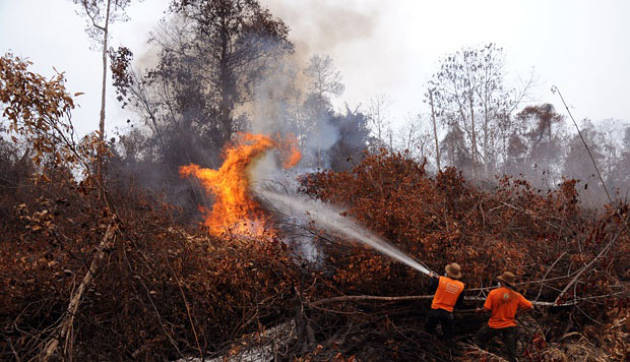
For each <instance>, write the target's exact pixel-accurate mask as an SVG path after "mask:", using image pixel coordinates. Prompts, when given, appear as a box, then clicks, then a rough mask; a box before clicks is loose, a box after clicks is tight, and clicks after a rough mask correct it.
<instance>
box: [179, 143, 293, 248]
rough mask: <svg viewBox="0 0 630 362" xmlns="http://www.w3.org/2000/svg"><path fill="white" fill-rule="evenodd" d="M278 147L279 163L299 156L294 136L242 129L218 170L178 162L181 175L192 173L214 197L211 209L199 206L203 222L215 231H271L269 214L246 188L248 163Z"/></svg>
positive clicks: (289, 162)
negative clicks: (247, 131) (256, 132)
mask: <svg viewBox="0 0 630 362" xmlns="http://www.w3.org/2000/svg"><path fill="white" fill-rule="evenodd" d="M274 148H275V149H278V150H279V151H280V155H281V158H282V159H283V167H284V168H291V167H293V166H295V165H296V164H297V163H298V162H299V161H300V159H301V154H300V151H299V150H298V148H297V140H296V139H295V137H287V138H286V139H284V140H282V139H280V137H279V136H278V137H274V138H272V137H270V136H266V135H261V134H250V133H242V134H238V135H237V138H236V140H235V141H234V142H233V143H232V144H231V145H230V146H229V147H228V148H227V149H226V150H225V161H224V162H223V165H222V166H221V168H219V169H218V170H212V169H207V168H202V167H199V166H198V165H195V164H191V165H188V166H182V167H181V168H180V170H179V173H180V175H181V176H182V177H191V176H194V177H196V178H197V179H199V181H200V182H201V184H202V185H203V187H204V188H205V190H206V191H207V192H208V193H211V194H213V195H214V197H215V202H214V205H213V206H212V210H208V209H205V208H203V207H200V209H201V210H202V212H203V213H204V214H205V217H206V219H205V221H204V224H205V225H206V226H207V227H208V228H209V230H210V232H211V233H212V234H215V235H220V234H223V233H226V232H227V233H235V234H242V235H251V236H262V235H265V234H269V233H273V229H272V227H271V226H270V225H269V219H270V217H269V216H268V215H267V214H265V212H264V211H263V209H262V208H261V207H260V205H258V203H257V202H256V201H255V200H254V198H253V197H252V194H251V192H250V184H251V174H250V170H251V167H252V166H253V165H254V164H255V162H256V161H257V160H259V159H260V158H261V157H262V156H264V155H265V153H267V152H268V151H270V150H272V149H274Z"/></svg>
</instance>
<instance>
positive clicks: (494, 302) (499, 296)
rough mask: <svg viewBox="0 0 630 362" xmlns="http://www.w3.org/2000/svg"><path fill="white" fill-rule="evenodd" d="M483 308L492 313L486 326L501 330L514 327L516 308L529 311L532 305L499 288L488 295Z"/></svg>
mask: <svg viewBox="0 0 630 362" xmlns="http://www.w3.org/2000/svg"><path fill="white" fill-rule="evenodd" d="M483 306H484V308H486V309H489V310H491V311H492V315H491V317H490V320H488V326H489V327H490V328H494V329H501V328H507V327H515V326H516V320H514V316H516V311H517V310H518V308H521V309H530V308H532V303H531V302H530V301H528V300H527V299H525V297H523V296H522V295H521V294H519V293H517V292H515V291H513V290H511V289H508V288H506V287H500V288H497V289H494V290H492V291H491V292H490V294H488V298H486V302H485V303H484V305H483Z"/></svg>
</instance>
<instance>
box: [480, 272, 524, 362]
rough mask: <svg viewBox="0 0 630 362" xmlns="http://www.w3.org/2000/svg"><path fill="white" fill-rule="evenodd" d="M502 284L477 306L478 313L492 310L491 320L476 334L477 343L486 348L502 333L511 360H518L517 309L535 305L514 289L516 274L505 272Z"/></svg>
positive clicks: (501, 277)
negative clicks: (481, 304) (479, 306)
mask: <svg viewBox="0 0 630 362" xmlns="http://www.w3.org/2000/svg"><path fill="white" fill-rule="evenodd" d="M497 279H499V282H500V286H499V287H498V288H496V289H493V290H492V291H490V293H489V294H488V298H486V302H485V303H484V305H483V307H482V308H477V309H476V311H477V313H481V312H490V311H491V312H492V314H491V316H490V320H488V323H487V324H484V325H483V327H481V329H479V331H478V332H477V334H475V343H476V344H477V345H478V346H479V347H481V348H485V347H486V343H488V341H489V340H490V339H491V338H492V337H494V336H496V335H499V334H500V335H501V336H502V337H503V342H504V343H505V345H506V347H507V350H508V356H509V360H510V361H516V360H517V359H516V320H515V319H514V317H515V316H516V311H517V310H518V309H524V310H528V309H533V308H534V305H533V304H532V303H531V302H530V301H528V300H527V299H525V297H523V296H522V295H521V294H519V293H517V292H516V291H515V290H514V280H515V279H516V278H515V276H514V274H512V273H510V272H507V271H506V272H504V273H503V274H502V275H501V276H499V277H498V278H497Z"/></svg>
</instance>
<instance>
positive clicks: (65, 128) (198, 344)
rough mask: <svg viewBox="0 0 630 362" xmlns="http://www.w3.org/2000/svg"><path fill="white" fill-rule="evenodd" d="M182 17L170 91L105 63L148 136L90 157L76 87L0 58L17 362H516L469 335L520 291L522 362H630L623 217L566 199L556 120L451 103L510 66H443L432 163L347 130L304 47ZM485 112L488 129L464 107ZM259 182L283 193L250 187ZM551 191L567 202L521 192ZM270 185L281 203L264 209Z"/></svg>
mask: <svg viewBox="0 0 630 362" xmlns="http://www.w3.org/2000/svg"><path fill="white" fill-rule="evenodd" d="M82 3H84V6H98V5H99V4H101V3H100V2H98V1H97V2H91V3H90V4H91V5H90V4H87V3H85V2H82ZM123 3H124V4H127V2H123ZM170 11H171V12H172V14H171V15H173V16H174V18H175V20H173V19H171V20H172V21H171V22H167V23H165V24H166V25H165V26H167V27H168V28H167V29H163V30H165V31H166V34H179V35H182V36H181V37H170V36H166V35H164V39H161V40H163V42H162V43H163V46H164V49H162V53H160V57H159V64H158V65H157V66H156V67H155V68H152V69H149V70H147V71H146V72H144V73H137V72H136V73H134V72H131V71H130V69H129V63H130V61H131V52H129V51H124V49H120V50H119V51H118V52H116V53H114V54H111V55H112V59H111V60H112V63H113V70H114V77H115V85H116V87H117V88H118V92H119V96H120V99H121V100H122V101H124V104H125V105H127V106H129V107H130V108H133V110H134V111H135V112H136V113H137V114H138V115H139V117H140V118H141V119H143V120H144V121H145V125H144V128H143V130H142V131H139V130H136V131H131V132H129V133H128V134H124V135H121V136H120V137H119V139H118V140H116V139H114V140H112V141H111V142H107V141H106V140H105V139H104V137H102V136H103V135H102V134H100V135H99V134H92V135H88V136H86V137H84V138H83V139H81V140H78V139H77V138H76V136H75V134H74V127H73V125H72V123H71V122H70V114H71V112H72V109H73V107H74V103H73V97H72V96H71V95H70V94H68V92H67V90H66V88H65V86H64V78H63V75H57V76H56V77H54V78H52V79H45V78H43V77H41V76H39V75H37V74H35V73H32V72H31V71H29V66H30V64H29V63H28V62H26V61H24V60H22V59H19V58H17V57H14V56H12V55H9V54H8V55H5V56H3V57H0V102H1V104H2V107H3V108H2V112H3V117H4V118H3V122H5V121H6V125H5V124H4V123H3V124H2V125H3V128H6V129H7V130H8V132H9V133H10V134H11V136H13V137H12V139H11V140H7V139H4V138H0V159H1V160H2V162H0V167H1V170H0V174H1V175H2V178H0V216H1V219H0V220H1V221H0V227H1V228H2V236H3V239H2V241H1V242H0V288H1V289H0V290H1V291H2V293H0V306H1V307H0V337H1V338H0V359H1V360H9V361H24V360H43V361H53V360H55V361H56V360H68V361H71V360H77V361H92V360H121V361H127V360H128V361H155V360H160V361H161V360H171V361H172V360H179V361H186V360H190V358H201V359H202V360H204V359H206V358H207V359H208V360H210V359H211V358H219V359H221V360H239V359H245V358H250V357H251V358H252V359H253V358H259V359H260V360H269V361H270V360H274V361H285V360H286V361H330V360H333V361H396V360H399V361H409V360H430V361H446V360H457V361H476V360H484V361H491V360H500V357H499V356H502V355H505V353H504V351H503V347H504V346H503V345H502V344H501V343H500V342H493V343H491V344H490V345H489V346H488V349H487V350H482V349H480V348H478V347H477V346H476V345H475V344H474V343H473V342H472V336H473V335H474V333H475V332H476V331H477V330H478V329H479V328H480V327H481V326H482V325H483V324H484V323H485V322H486V321H487V318H484V317H480V316H478V315H476V314H473V313H470V312H471V311H474V309H475V308H476V307H479V306H480V305H481V304H482V303H483V300H484V299H485V296H486V295H487V293H488V291H489V290H490V289H492V288H493V287H492V285H494V284H495V283H496V277H497V276H498V275H500V274H502V273H503V272H504V271H506V270H509V271H512V272H514V274H516V283H515V288H516V289H517V291H518V292H519V293H522V294H523V295H524V296H526V297H527V298H528V299H530V300H532V301H533V302H534V303H535V305H536V306H537V309H536V310H535V311H533V312H531V313H529V314H526V315H522V316H519V317H518V319H519V326H518V330H517V335H518V341H519V343H518V345H517V350H518V353H519V354H520V355H521V356H523V357H525V358H526V359H528V360H530V361H573V360H575V361H582V360H597V361H606V360H620V361H621V360H627V359H628V355H629V352H630V345H629V344H628V340H629V339H628V333H630V299H629V298H630V295H629V291H630V260H629V259H628V257H627V256H628V255H630V230H629V226H628V225H629V218H630V209H629V206H628V204H627V203H626V202H625V200H613V199H611V200H609V201H608V202H606V203H605V205H604V206H602V207H600V208H599V209H593V208H591V207H588V206H587V205H585V203H584V202H582V200H583V194H584V193H586V192H587V190H586V186H584V187H582V184H581V183H580V182H579V181H578V180H576V179H573V178H565V177H563V176H558V175H557V174H562V173H563V172H564V171H572V172H573V171H574V172H581V173H584V172H586V171H588V172H590V171H591V168H590V164H589V166H588V167H586V166H584V165H583V164H584V162H582V163H581V166H580V167H581V168H580V167H577V168H576V167H574V166H575V165H578V163H571V162H569V163H563V162H565V161H566V160H569V159H571V158H575V159H580V157H582V158H581V160H582V161H583V158H584V157H583V156H580V155H581V154H580V153H579V152H578V149H577V147H574V146H575V145H572V146H571V148H570V150H567V152H560V150H559V149H558V148H557V147H560V146H559V144H561V142H558V141H559V140H560V139H561V137H562V135H561V132H559V131H557V129H554V127H556V126H557V125H558V124H559V123H561V122H562V117H561V116H560V115H559V114H557V113H555V111H554V110H553V109H552V108H551V107H548V106H544V105H543V106H538V107H527V108H525V109H523V110H522V111H521V112H519V113H517V114H512V113H510V112H512V110H514V109H515V107H516V104H514V100H513V98H509V95H510V94H512V93H510V92H506V91H505V90H504V89H503V88H502V87H500V86H496V87H494V88H492V89H485V90H484V92H481V91H480V89H472V88H471V89H468V91H467V92H464V93H465V94H450V93H448V92H449V89H450V88H448V87H446V86H445V84H447V83H448V82H449V81H456V82H460V83H457V84H464V85H466V87H473V88H474V87H475V85H474V82H472V80H475V79H473V78H474V77H473V78H471V79H464V78H463V77H465V76H467V75H470V74H476V73H475V72H476V71H479V70H480V69H481V70H482V71H481V73H483V74H493V76H494V77H495V78H493V80H497V79H499V78H500V74H499V73H500V68H501V67H498V66H495V65H497V64H495V63H494V62H499V58H500V54H499V53H500V51H501V50H500V48H498V47H496V46H494V45H490V46H487V47H484V48H483V49H479V50H477V51H474V52H471V51H464V52H460V53H458V54H456V55H453V56H451V57H448V58H447V59H446V60H444V62H443V67H442V70H441V72H440V73H439V74H437V75H436V76H435V77H434V79H433V80H432V82H431V84H430V86H431V87H430V88H431V89H430V91H429V92H428V93H427V95H428V97H429V100H430V102H431V103H432V106H434V108H435V109H436V111H435V113H434V114H433V115H432V116H434V117H432V118H433V124H432V125H433V126H435V127H436V129H437V125H438V122H439V123H441V124H442V126H444V129H443V131H444V132H445V133H444V134H443V137H442V138H440V137H438V134H437V131H436V133H435V144H436V146H435V151H430V148H427V147H424V146H423V147H420V144H421V143H422V142H421V137H420V138H418V137H415V136H414V137H412V135H411V131H410V133H409V134H408V138H405V142H404V143H405V144H407V145H409V147H404V148H409V149H411V151H409V150H407V151H406V150H397V149H396V147H395V145H394V144H393V141H391V137H390V142H387V140H386V138H387V137H385V136H383V137H381V136H382V135H381V131H383V130H384V129H386V128H387V125H386V124H385V123H384V121H383V119H382V118H381V116H380V114H381V112H371V113H370V114H364V113H363V112H361V111H360V110H358V109H357V110H350V109H347V110H346V112H345V114H341V113H338V112H335V111H334V110H333V108H332V103H331V97H333V96H335V95H338V94H340V92H341V91H342V90H343V87H342V85H341V83H340V74H339V73H338V72H337V71H336V70H335V69H334V68H333V65H332V60H331V59H330V58H329V57H321V56H317V57H312V58H311V59H310V60H309V64H308V66H306V67H304V70H303V71H302V72H297V71H296V70H295V68H293V67H292V65H294V63H293V61H292V60H290V56H291V54H292V53H293V50H294V49H293V45H292V44H291V43H290V42H289V41H288V38H287V35H288V28H287V27H286V25H285V24H284V23H283V22H282V21H281V20H280V19H276V18H274V17H273V16H272V15H271V13H270V12H269V11H268V10H266V9H264V8H263V7H261V6H260V5H259V4H258V3H257V2H256V1H232V0H220V1H219V0H217V1H214V0H213V1H196V0H186V1H178V0H174V1H173V2H172V6H171V8H170ZM177 19H179V20H177ZM216 39H222V41H220V42H219V41H216ZM484 59H485V60H487V61H491V62H492V63H491V64H485V67H481V68H478V67H473V68H474V69H472V68H471V69H468V72H466V71H465V70H466V68H465V67H464V66H461V67H460V66H459V65H462V64H459V63H458V62H463V64H468V65H471V64H473V63H474V64H478V62H479V61H482V60H484ZM471 62H472V63H471ZM464 73H466V74H464ZM302 78H304V79H302ZM278 79H282V80H284V81H279V80H278ZM270 80H273V82H272V81H270ZM289 80H291V81H289ZM294 80H297V81H294ZM300 83H305V84H307V85H308V87H304V88H299V87H298V86H297V85H296V84H300ZM481 83H482V84H486V85H497V84H500V82H498V83H497V82H481ZM306 88H308V89H306ZM482 93H483V94H485V95H486V98H485V99H484V100H485V101H486V103H487V105H492V106H493V107H494V106H496V107H495V108H493V109H490V108H487V109H486V110H487V112H485V113H484V112H483V111H479V109H477V108H475V107H477V106H476V105H477V104H483V102H482V103H479V100H478V99H472V98H470V97H473V96H474V95H475V94H482ZM461 97H469V99H465V100H466V102H460V101H462V99H463V98H461ZM454 104H458V105H465V104H468V105H469V107H471V108H461V109H454V108H453V107H452V106H453V105H454ZM382 105H383V103H382V102H381V101H377V102H375V103H374V108H375V109H380V108H381V106H382ZM462 107H463V106H462ZM244 109H245V110H246V111H242V110H244ZM239 110H240V111H242V112H241V113H239ZM474 114H476V115H483V116H482V117H481V118H477V120H479V119H481V120H482V121H481V122H482V124H481V125H478V126H474V125H472V126H471V127H472V128H467V127H469V126H468V124H470V122H469V121H470V118H473V116H472V115H474ZM262 120H267V121H262ZM368 125H369V128H368ZM475 127H477V128H475ZM377 130H378V132H376V131H377ZM476 133H477V135H476V136H473V134H476ZM468 137H474V138H473V139H468ZM589 137H595V136H593V135H591V136H589V135H588V134H587V135H586V137H585V138H586V140H587V141H588V140H589ZM438 138H439V139H438ZM591 139H592V138H591ZM473 140H474V141H473ZM23 146H27V147H23ZM416 146H417V147H416ZM418 149H422V150H424V151H423V153H422V154H421V155H420V156H418V155H417V154H414V152H416V151H417V150H418ZM24 150H27V151H24ZM414 150H415V151H414ZM545 150H546V151H545ZM547 151H548V152H547ZM624 152H627V150H626V151H622V152H620V155H621V156H620V158H619V159H618V160H616V161H610V162H609V163H607V166H611V167H607V169H609V170H608V171H606V170H604V171H603V172H604V177H603V178H602V180H603V179H604V178H606V177H608V178H606V180H608V181H610V180H613V179H614V180H616V181H615V182H620V183H621V184H623V182H625V181H624V180H627V179H628V175H626V174H622V173H614V172H612V171H611V170H612V169H613V167H612V165H615V164H617V163H616V162H618V164H619V165H623V164H624V162H626V161H627V160H626V159H625V158H624V157H627V156H628V155H627V154H626V153H624ZM561 154H562V155H564V156H562V157H565V158H566V160H560V158H558V157H560V156H558V155H561ZM593 154H594V160H595V161H598V160H600V158H598V154H597V150H596V149H595V150H593ZM270 155H275V156H273V157H271V156H270ZM440 155H442V159H441V160H442V161H441V162H443V164H442V165H441V166H438V165H439V162H440V161H439V160H440ZM556 156H557V157H556ZM269 157H271V158H269ZM554 157H555V158H554ZM430 159H435V160H436V162H435V164H433V163H430V161H428V160H430ZM545 160H546V161H545ZM543 161H544V162H546V163H543ZM264 162H270V164H271V166H270V169H271V170H273V172H271V173H269V174H264V175H261V174H257V172H259V171H260V169H258V168H256V165H257V164H260V163H264ZM539 165H543V166H539ZM519 167H520V168H519ZM538 167H542V168H544V172H543V174H544V175H545V176H543V179H544V181H545V182H548V181H550V180H553V181H554V184H553V185H552V187H547V188H543V187H542V183H541V182H540V181H541V180H540V179H531V178H529V179H528V177H527V176H528V175H530V176H531V175H532V174H533V173H535V172H537V170H538ZM289 168H293V170H295V171H293V173H291V174H290V175H288V171H287V169H289ZM519 170H524V171H523V174H522V175H521V176H522V177H520V176H519V177H516V176H512V175H511V174H518V172H517V171H519ZM267 171H268V172H270V171H269V170H267ZM269 175H282V176H284V178H283V182H275V183H272V186H271V187H269V188H267V189H264V188H263V191H258V193H256V192H254V190H253V189H255V186H258V184H260V183H262V181H263V180H264V179H265V178H266V177H267V176H269ZM495 175H496V176H495ZM556 176H558V177H556ZM624 177H625V179H624ZM611 182H612V181H611ZM604 184H607V183H606V182H604ZM596 188H597V186H592V185H591V186H590V187H589V189H588V190H589V191H588V192H592V191H593V189H596ZM259 202H260V203H259ZM200 205H201V206H200ZM199 208H200V209H201V210H199ZM298 211H299V212H298ZM200 214H201V215H202V217H203V219H201V220H200V219H199V217H200ZM368 241H369V242H368ZM306 245H307V246H308V247H312V248H315V249H316V251H317V252H312V253H311V252H308V250H307V249H306V248H305V246H306ZM366 245H368V246H371V247H367V246H366ZM377 251H378V252H380V253H378V252H377ZM453 261H457V263H459V264H460V265H461V272H462V275H463V276H462V279H461V281H462V282H463V283H465V284H466V288H465V289H464V295H465V299H464V306H463V309H459V310H456V311H455V313H454V320H455V331H454V332H455V337H454V340H453V341H452V342H453V343H445V342H446V341H445V340H444V339H443V337H442V336H434V335H432V334H428V333H426V332H425V331H424V329H423V326H422V325H423V323H424V320H425V317H426V315H427V312H428V310H429V309H430V308H431V307H430V306H431V299H432V298H433V295H432V293H430V292H429V291H428V284H429V280H428V278H427V276H426V275H425V274H430V271H440V272H441V271H442V270H443V268H444V265H446V264H450V263H452V262H453ZM409 266H411V267H412V268H413V269H412V268H410V267H409ZM418 271H419V272H418Z"/></svg>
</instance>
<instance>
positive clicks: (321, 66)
mask: <svg viewBox="0 0 630 362" xmlns="http://www.w3.org/2000/svg"><path fill="white" fill-rule="evenodd" d="M304 75H306V76H307V77H308V78H309V93H308V94H307V97H306V100H305V107H304V108H305V110H306V112H307V114H308V118H309V119H308V120H307V122H308V123H309V125H308V126H307V127H309V128H310V127H312V129H308V128H307V129H306V130H305V131H306V133H311V131H314V134H315V140H314V141H315V143H316V145H315V146H316V152H317V155H316V158H317V160H316V166H317V167H319V168H321V167H322V148H327V147H324V145H323V144H322V143H323V142H324V141H325V140H324V139H323V138H324V137H326V134H325V132H324V128H326V126H327V125H328V122H329V121H330V118H331V117H332V103H331V97H332V96H340V95H341V94H342V93H343V91H344V90H345V86H344V85H343V83H341V73H340V72H339V71H338V70H337V69H336V68H335V65H334V63H333V60H332V58H331V57H330V56H328V55H318V54H315V55H313V56H311V58H310V59H309V62H308V66H307V67H306V68H305V69H304Z"/></svg>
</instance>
